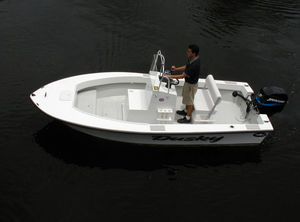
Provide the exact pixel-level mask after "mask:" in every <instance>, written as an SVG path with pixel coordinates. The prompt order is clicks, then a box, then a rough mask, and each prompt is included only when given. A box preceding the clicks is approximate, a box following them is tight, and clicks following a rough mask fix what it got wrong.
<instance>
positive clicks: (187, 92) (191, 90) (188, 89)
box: [182, 82, 198, 106]
mask: <svg viewBox="0 0 300 222" xmlns="http://www.w3.org/2000/svg"><path fill="white" fill-rule="evenodd" d="M197 89H198V83H196V84H190V83H187V82H184V85H183V88H182V103H183V104H185V105H188V106H190V105H194V97H195V94H196V92H197Z"/></svg>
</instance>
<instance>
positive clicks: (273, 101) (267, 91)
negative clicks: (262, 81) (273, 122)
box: [254, 86, 288, 116]
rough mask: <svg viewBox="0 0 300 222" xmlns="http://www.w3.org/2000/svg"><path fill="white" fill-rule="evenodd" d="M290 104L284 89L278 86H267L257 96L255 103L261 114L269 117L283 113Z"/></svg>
mask: <svg viewBox="0 0 300 222" xmlns="http://www.w3.org/2000/svg"><path fill="white" fill-rule="evenodd" d="M287 102H288V95H287V93H286V92H285V90H284V89H282V88H280V87H277V86H266V87H263V88H262V89H260V91H259V93H258V94H257V95H255V98H254V103H255V106H256V108H257V109H258V110H259V113H261V114H267V115H268V116H271V115H273V114H274V113H278V112H281V111H282V109H283V108H284V106H285V105H286V103H287Z"/></svg>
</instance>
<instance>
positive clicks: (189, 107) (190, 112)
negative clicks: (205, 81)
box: [186, 105, 194, 119]
mask: <svg viewBox="0 0 300 222" xmlns="http://www.w3.org/2000/svg"><path fill="white" fill-rule="evenodd" d="M193 111H194V105H186V112H187V113H186V115H187V119H190V118H191V116H192V112H193Z"/></svg>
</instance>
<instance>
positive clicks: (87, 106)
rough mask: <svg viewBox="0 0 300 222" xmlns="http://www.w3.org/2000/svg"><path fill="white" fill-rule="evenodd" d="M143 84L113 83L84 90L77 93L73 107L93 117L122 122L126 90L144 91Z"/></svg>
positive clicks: (126, 103)
mask: <svg viewBox="0 0 300 222" xmlns="http://www.w3.org/2000/svg"><path fill="white" fill-rule="evenodd" d="M145 87H146V84H144V83H134V84H131V83H115V84H107V85H101V86H97V87H91V88H86V89H83V90H81V91H79V92H78V93H77V97H76V101H75V107H77V108H78V109H80V110H81V111H83V112H87V113H90V114H93V115H98V116H103V117H108V118H113V119H119V120H124V119H125V109H126V107H127V106H128V94H127V92H128V89H144V88H145Z"/></svg>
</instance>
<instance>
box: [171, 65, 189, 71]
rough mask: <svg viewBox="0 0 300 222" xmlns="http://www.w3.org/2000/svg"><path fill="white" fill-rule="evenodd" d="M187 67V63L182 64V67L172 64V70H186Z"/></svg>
mask: <svg viewBox="0 0 300 222" xmlns="http://www.w3.org/2000/svg"><path fill="white" fill-rule="evenodd" d="M185 68H186V65H184V66H180V67H176V66H172V68H171V70H172V71H184V70H185Z"/></svg>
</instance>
